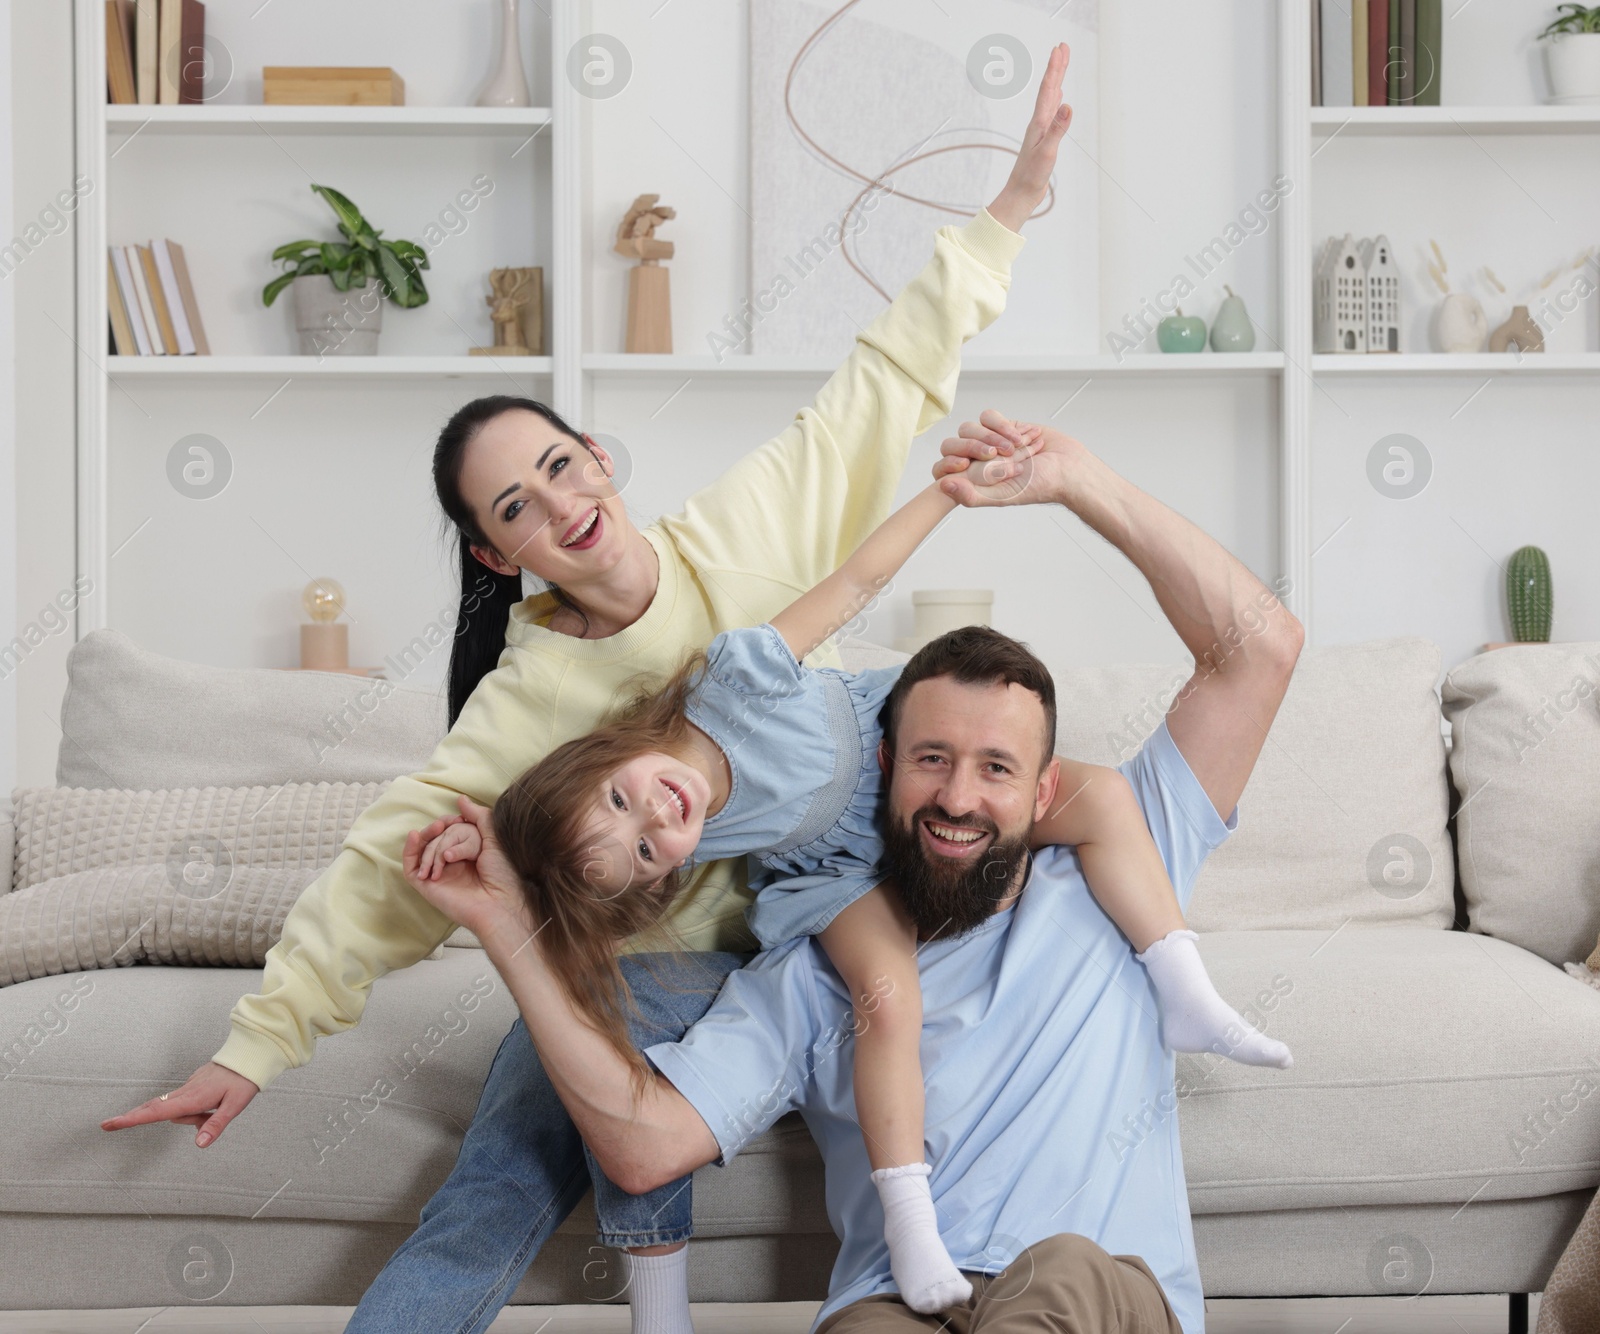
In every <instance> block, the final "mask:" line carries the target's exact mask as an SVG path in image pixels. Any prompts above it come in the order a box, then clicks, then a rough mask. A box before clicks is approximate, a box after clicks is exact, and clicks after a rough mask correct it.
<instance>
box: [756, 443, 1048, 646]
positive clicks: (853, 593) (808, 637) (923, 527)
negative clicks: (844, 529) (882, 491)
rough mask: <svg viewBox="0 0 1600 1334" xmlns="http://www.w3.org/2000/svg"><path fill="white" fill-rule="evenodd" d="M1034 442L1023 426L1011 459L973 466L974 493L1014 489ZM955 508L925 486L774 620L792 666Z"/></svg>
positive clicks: (855, 610) (935, 488)
mask: <svg viewBox="0 0 1600 1334" xmlns="http://www.w3.org/2000/svg"><path fill="white" fill-rule="evenodd" d="M1038 437H1039V429H1038V428H1037V427H1033V426H1025V427H1022V428H1020V431H1019V438H1020V439H1021V440H1022V442H1023V443H1022V444H1021V445H1020V446H1019V447H1018V448H1017V449H1016V451H1015V452H1014V453H1013V454H1011V455H1009V456H1007V457H1004V458H994V459H990V460H988V461H987V462H984V463H980V464H978V465H976V467H975V468H973V469H972V470H971V471H970V472H969V473H968V474H967V476H968V480H969V481H971V482H972V483H973V484H974V490H975V491H976V493H977V494H978V495H979V496H987V495H989V494H990V493H993V492H998V491H1004V490H1006V489H1007V487H1008V486H1014V485H1016V481H1015V478H1016V475H1017V474H1018V472H1019V470H1025V468H1026V463H1027V460H1028V459H1029V458H1031V457H1032V456H1033V452H1034V448H1035V445H1036V443H1037V441H1038ZM956 505H957V502H956V501H955V500H954V499H952V498H951V497H950V496H948V495H946V494H945V492H944V491H943V490H942V489H941V486H940V484H939V483H938V482H935V483H934V484H933V485H932V486H928V487H924V488H923V489H922V490H921V491H919V492H917V494H916V495H915V496H913V497H912V498H911V499H910V500H909V501H907V502H906V503H905V504H904V505H902V506H901V507H900V508H899V509H897V510H896V511H895V512H894V513H893V514H891V515H890V516H889V517H888V518H887V519H885V520H884V521H883V522H882V523H880V524H879V525H878V526H877V527H876V528H874V529H873V530H872V531H871V532H870V533H868V534H867V536H866V539H865V540H864V541H863V542H862V543H861V545H860V546H859V547H857V548H856V549H855V550H854V551H853V552H851V554H850V555H849V556H848V557H846V559H845V561H844V564H842V565H840V566H839V568H838V569H836V570H835V571H834V572H833V573H832V574H830V575H829V576H828V577H827V578H826V579H824V580H823V581H822V582H821V583H819V584H818V585H817V586H816V587H815V588H813V589H812V590H811V591H810V592H809V593H805V594H803V595H802V596H801V597H799V598H797V599H796V600H795V601H793V602H791V603H790V604H789V605H788V606H787V607H785V608H784V609H783V610H782V611H780V612H779V613H778V614H777V615H776V616H774V617H773V618H772V627H773V629H775V630H776V631H777V632H778V633H779V634H780V635H782V636H783V641H784V643H786V644H787V645H788V646H789V651H790V652H791V653H793V654H794V656H795V659H796V661H799V660H800V659H803V658H804V657H805V656H806V654H808V653H810V652H811V651H812V649H814V648H816V647H817V645H818V644H820V643H822V642H823V640H825V639H827V638H829V637H830V636H831V635H833V634H834V633H835V632H836V631H837V630H839V629H840V627H842V626H844V625H846V624H848V623H849V622H850V621H851V620H852V619H853V618H854V617H856V616H859V615H860V614H861V613H862V612H863V611H865V610H866V608H867V606H868V604H869V603H870V602H871V601H872V599H873V598H875V597H877V596H878V594H879V593H881V592H882V591H883V587H884V585H885V584H887V583H888V582H889V580H890V579H892V578H894V576H895V575H896V574H898V573H899V571H900V567H901V566H902V565H904V564H905V563H906V561H907V560H909V559H910V557H911V553H912V552H913V551H915V550H916V549H917V548H918V547H919V546H921V545H922V543H923V540H924V539H925V538H926V537H927V536H928V535H929V534H930V533H931V532H933V530H934V529H935V528H937V527H938V526H939V524H940V523H941V522H943V520H944V517H945V515H947V514H949V513H950V511H951V510H953V509H955V508H956Z"/></svg>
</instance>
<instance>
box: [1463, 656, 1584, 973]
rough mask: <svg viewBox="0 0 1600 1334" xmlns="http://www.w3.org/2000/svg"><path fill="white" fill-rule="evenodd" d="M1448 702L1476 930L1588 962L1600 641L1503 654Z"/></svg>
mask: <svg viewBox="0 0 1600 1334" xmlns="http://www.w3.org/2000/svg"><path fill="white" fill-rule="evenodd" d="M1443 695H1444V710H1445V714H1446V716H1447V717H1448V718H1449V719H1450V724H1451V729H1452V730H1451V736H1452V744H1451V750H1450V772H1451V776H1452V777H1453V778H1454V780H1455V787H1456V792H1457V795H1458V800H1459V802H1460V806H1459V808H1458V809H1457V811H1456V838H1457V840H1458V842H1459V845H1460V860H1461V893H1462V896H1463V897H1464V898H1465V899H1466V901H1467V914H1468V920H1469V921H1470V923H1471V926H1472V929H1473V930H1474V931H1482V932H1484V933H1485V934H1486V935H1491V936H1498V937H1499V938H1500V939H1501V940H1508V941H1510V942H1511V943H1512V944H1513V945H1521V946H1522V947H1523V949H1526V950H1531V951H1532V952H1533V953H1535V954H1537V955H1540V956H1541V957H1542V958H1544V959H1547V960H1549V962H1551V963H1553V964H1558V965H1559V964H1566V963H1570V962H1573V961H1576V960H1579V959H1582V958H1584V957H1585V956H1586V955H1588V954H1589V953H1590V952H1591V951H1592V950H1594V948H1595V940H1596V937H1597V936H1600V808H1597V806H1596V802H1595V794H1596V793H1600V643H1575V644H1517V645H1512V646H1509V647H1506V648H1498V649H1491V650H1489V651H1488V652H1486V653H1480V654H1478V655H1477V656H1476V657H1474V658H1468V659H1467V661H1466V662H1464V663H1462V664H1461V665H1460V666H1458V667H1455V668H1453V669H1452V670H1451V672H1450V674H1449V676H1447V677H1446V678H1445V681H1444V686H1443Z"/></svg>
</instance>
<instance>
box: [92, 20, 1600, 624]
mask: <svg viewBox="0 0 1600 1334" xmlns="http://www.w3.org/2000/svg"><path fill="white" fill-rule="evenodd" d="M75 2H76V5H77V31H78V33H79V34H80V38H79V45H78V53H77V59H78V69H77V74H78V83H79V104H78V112H79V114H78V130H77V157H78V164H79V170H80V171H82V172H86V173H87V174H89V175H90V176H91V178H92V179H93V180H95V181H96V182H102V181H111V182H113V184H114V182H115V175H114V171H113V165H114V163H115V161H116V159H117V157H118V155H119V154H121V153H122V152H124V151H125V150H127V149H128V148H129V147H130V146H131V145H138V144H140V142H141V141H145V144H146V148H145V150H142V151H148V141H151V140H154V139H161V140H170V142H171V143H173V144H174V145H181V144H183V143H185V142H186V137H196V138H201V139H204V138H210V139H215V138H216V137H218V136H223V137H226V136H234V137H235V138H237V139H238V141H239V143H240V144H241V146H243V145H246V144H251V143H255V144H259V143H260V142H262V141H263V139H264V140H266V141H270V142H271V143H272V144H274V145H276V146H277V147H278V148H280V149H282V150H283V152H284V153H285V154H288V155H290V156H292V154H293V151H294V150H293V146H294V144H296V143H303V142H304V141H305V139H306V138H307V137H314V136H342V135H356V136H362V137H364V138H371V139H374V140H377V141H382V140H384V139H388V140H392V141H394V142H396V143H401V144H413V143H414V144H422V143H425V142H427V141H436V140H438V139H440V138H446V139H449V138H452V137H454V138H457V139H459V140H461V141H462V142H463V143H464V144H465V143H469V142H474V141H478V140H484V139H488V140H492V141H494V143H495V144H497V145H498V146H499V147H500V148H501V149H503V150H506V151H508V152H512V153H516V152H520V151H521V150H522V149H523V148H525V147H526V146H527V145H529V144H539V145H540V151H548V153H549V155H550V157H549V163H550V165H549V190H548V197H546V198H542V199H540V200H538V201H537V202H536V205H535V207H536V208H537V209H538V210H539V211H540V216H541V221H542V222H543V223H544V224H545V225H547V226H548V236H549V251H548V253H549V260H548V264H547V267H546V293H547V314H548V325H547V339H548V344H547V345H548V348H549V355H548V356H543V357H529V358H506V359H494V358H487V357H469V356H460V355H416V356H401V355H382V356H377V357H330V358H326V359H322V360H318V359H316V358H307V357H296V356H272V355H266V356H263V355H233V354H230V353H229V350H228V348H227V347H226V346H225V345H224V346H220V347H219V346H218V343H217V340H216V339H213V347H214V349H215V350H216V351H217V352H218V355H216V356H213V357H209V358H196V357H188V358H181V359H180V358H168V357H149V358H133V357H114V356H106V355H103V353H102V351H101V350H102V349H104V348H105V346H106V333H105V330H106V324H107V315H106V291H105V253H106V252H105V247H106V244H107V242H108V240H111V239H121V238H111V237H108V235H107V213H108V208H109V207H110V200H109V198H108V196H109V195H110V193H111V191H109V190H97V191H96V192H94V193H93V194H92V195H91V196H89V197H88V198H86V199H85V200H84V203H83V205H82V206H81V208H80V209H79V214H78V228H79V251H78V293H79V296H78V327H77V330H76V339H77V342H78V346H79V348H80V351H81V353H82V355H81V357H80V360H79V390H78V436H77V448H78V459H77V463H78V505H79V515H78V519H79V522H78V559H79V568H80V571H81V572H82V573H86V574H88V575H90V576H91V577H92V578H93V579H94V581H95V584H96V587H98V588H100V589H102V590H106V595H105V596H101V597H99V598H96V599H89V600H86V601H85V602H84V603H83V604H82V605H81V606H80V609H79V624H78V634H79V635H80V636H81V635H83V634H84V633H86V632H87V631H89V630H91V629H94V628H98V627H99V626H102V625H105V624H107V623H108V617H109V609H110V607H111V605H112V604H113V603H114V602H115V600H116V590H115V586H114V583H113V581H112V580H111V578H110V577H109V576H110V573H111V571H110V550H109V548H110V547H111V545H112V542H113V540H114V539H113V538H112V536H111V535H110V534H108V532H107V504H108V491H109V488H110V485H111V481H110V476H111V468H110V462H111V458H112V451H113V450H114V449H115V448H116V441H115V440H113V439H112V438H111V432H110V430H109V416H110V414H109V412H108V403H109V401H110V399H111V397H112V395H113V394H114V393H116V392H117V391H118V390H119V389H120V390H123V391H126V390H128V389H129V388H132V387H136V386H140V385H170V384H174V383H177V382H180V381H181V382H184V383H186V384H188V383H192V384H193V385H194V386H195V387H196V389H197V390H199V389H201V388H202V387H206V386H213V385H216V386H222V385H226V384H228V383H230V382H237V381H258V382H261V383H262V385H265V384H268V383H272V382H288V381H291V380H304V381H306V382H308V383H313V384H322V383H333V382H349V383H351V384H352V385H357V384H360V385H365V384H367V383H369V382H371V383H372V384H373V385H374V388H373V392H379V391H380V389H379V386H380V385H381V387H382V390H384V391H387V389H388V387H389V386H391V385H394V384H404V383H411V382H419V383H420V382H426V381H428V380H445V379H454V378H459V379H464V380H472V381H478V382H482V383H483V384H484V385H485V386H488V385H491V384H493V383H495V382H500V383H502V384H506V385H516V386H518V388H517V389H516V390H515V392H523V393H530V394H533V395H534V396H535V397H542V398H544V399H545V400H546V401H548V402H550V403H551V405H552V406H553V407H555V408H556V410H557V411H558V412H561V413H563V414H564V415H567V416H568V417H569V418H571V419H573V420H576V421H579V422H585V423H587V422H588V420H589V417H588V412H589V409H590V406H591V404H592V403H593V401H594V391H595V390H596V388H597V387H604V388H605V389H606V390H607V391H608V392H610V391H612V390H615V389H617V388H619V387H624V388H625V387H626V386H627V385H628V384H630V383H633V382H638V383H641V384H644V383H654V384H656V385H657V386H658V387H660V388H663V389H666V388H670V387H671V386H674V385H676V386H682V385H683V384H685V383H687V382H690V381H692V382H694V383H695V384H696V385H697V386H714V385H759V384H761V383H764V382H767V381H789V382H803V381H820V380H822V379H823V378H825V377H826V376H827V375H828V374H829V373H830V372H831V371H832V370H833V369H834V365H835V362H834V361H833V360H832V359H822V358H813V357H778V356H758V355H729V356H727V357H725V358H723V359H721V360H720V361H719V360H717V359H715V358H714V357H712V356H711V355H701V354H694V353H681V354H676V355H670V356H628V355H624V354H620V353H611V352H597V351H585V349H586V348H588V347H592V346H594V345H595V343H596V342H597V341H599V342H600V343H601V344H602V345H603V343H604V342H605V341H606V339H609V338H610V337H612V334H611V333H610V332H608V333H607V334H606V336H605V338H603V339H599V340H597V339H596V338H595V337H593V336H592V335H591V334H590V332H589V330H588V324H589V322H590V319H591V312H590V311H589V308H588V298H587V292H588V290H589V287H590V285H591V281H592V275H588V274H586V273H585V272H584V268H583V266H584V263H585V262H586V261H585V254H586V248H585V237H584V235H583V229H584V227H585V226H588V227H589V228H590V230H591V232H596V233H597V229H596V228H595V226H594V223H593V222H592V221H591V222H589V223H585V221H584V219H585V217H586V216H587V214H586V211H585V205H586V199H587V195H586V191H587V190H588V188H589V187H588V184H587V180H586V175H585V171H586V160H585V155H586V154H593V153H596V152H598V151H600V150H599V147H598V146H597V145H596V144H595V143H593V142H592V139H593V136H592V134H591V126H590V121H591V120H592V117H593V106H592V105H591V104H588V103H586V100H585V99H584V98H582V97H581V96H580V95H579V93H578V92H577V90H576V89H575V88H574V87H573V85H572V84H571V82H570V81H569V79H568V78H567V75H566V68H565V66H566V56H567V53H568V52H569V51H570V50H571V49H572V47H573V45H574V43H575V42H576V41H577V39H578V36H579V33H580V32H582V31H585V30H586V29H585V28H584V27H583V26H582V25H583V24H584V23H586V22H587V21H588V19H587V11H586V9H584V7H583V6H582V5H581V4H580V0H550V3H549V4H548V40H543V41H541V42H540V43H539V44H538V46H537V48H536V49H537V50H538V54H539V59H540V60H541V62H544V63H545V66H546V68H545V70H544V74H545V76H546V79H547V83H548V89H549V97H548V101H549V105H548V106H542V107H532V108H525V109H514V110H499V109H484V108H478V107H467V106H406V107H374V108H337V107H276V106H274V107H268V106H262V105H249V104H241V103H237V102H234V103H228V104H223V103H207V104H204V105H201V106H194V107H188V106H185V107H161V106H157V107H145V106H108V105H107V104H106V103H105V98H104V88H105V74H104V50H103V42H104V35H103V34H104V19H103V12H102V6H101V0H75ZM1308 11H1309V6H1307V5H1306V4H1304V3H1292V4H1286V5H1283V6H1279V7H1276V9H1275V12H1276V15H1277V22H1278V30H1277V57H1278V64H1279V68H1278V71H1277V83H1278V98H1279V102H1278V108H1277V109H1278V125H1277V145H1278V163H1277V167H1278V170H1279V171H1280V172H1281V173H1282V174H1283V175H1284V176H1286V177H1288V178H1289V180H1290V181H1292V182H1293V183H1294V187H1295V188H1294V189H1293V190H1292V191H1290V192H1289V193H1287V194H1285V195H1284V196H1283V198H1282V201H1281V204H1280V206H1279V208H1278V213H1277V218H1276V222H1275V230H1276V239H1275V243H1276V245H1277V247H1278V254H1277V263H1278V266H1279V284H1278V285H1279V299H1280V302H1281V308H1280V311H1279V312H1278V316H1279V318H1278V321H1277V325H1278V328H1279V329H1281V330H1282V345H1281V346H1270V345H1269V346H1267V347H1265V348H1263V349H1262V350H1260V351H1256V352H1253V353H1250V354H1245V355H1218V354H1213V353H1209V352H1204V353H1199V354H1192V355H1187V356H1180V355H1172V356H1163V355H1160V354H1153V353H1145V354H1138V355H1129V356H1125V357H1122V358H1120V359H1119V358H1117V357H1114V356H1110V355H1104V354H1084V355H1028V354H1017V355H996V354H992V353H983V352H977V351H975V352H973V353H972V354H971V355H969V356H968V357H967V359H966V361H965V363H964V368H963V377H964V378H976V379H979V380H980V381H990V380H993V381H995V382H997V383H1005V384H1014V383H1016V382H1017V381H1019V380H1020V381H1028V382H1035V383H1043V382H1053V381H1055V380H1059V381H1060V382H1061V384H1062V385H1063V386H1064V387H1066V388H1067V389H1068V390H1069V391H1070V390H1071V389H1072V388H1075V387H1076V385H1077V383H1078V382H1081V381H1083V380H1086V379H1095V378H1100V377H1104V378H1106V379H1108V380H1115V381H1132V380H1137V381H1140V382H1141V383H1147V384H1149V385H1150V387H1151V392H1153V393H1158V394H1172V393H1185V392H1189V391H1190V390H1192V389H1193V387H1194V386H1195V384H1196V381H1197V380H1205V379H1215V378H1222V379H1226V380H1227V381H1229V382H1232V383H1238V384H1245V385H1249V384H1252V383H1254V382H1261V383H1262V384H1263V385H1264V386H1265V388H1264V392H1269V393H1270V392H1273V391H1275V392H1276V395H1277V413H1278V425H1279V435H1278V446H1279V469H1278V476H1279V491H1278V497H1277V503H1278V514H1277V516H1276V518H1277V532H1278V543H1279V549H1278V558H1279V559H1278V565H1279V573H1280V574H1282V575H1283V576H1286V577H1287V580H1288V583H1287V590H1288V591H1287V593H1286V595H1285V600H1286V601H1287V602H1288V603H1289V605H1290V606H1291V607H1292V609H1293V610H1294V611H1295V612H1296V614H1297V615H1299V616H1300V617H1301V619H1302V620H1303V621H1304V622H1305V624H1306V625H1307V628H1308V631H1309V632H1310V637H1311V641H1312V642H1316V639H1317V633H1316V620H1315V609H1314V601H1315V587H1314V581H1313V578H1312V557H1313V554H1314V549H1315V544H1316V542H1317V540H1318V535H1316V534H1314V533H1313V532H1312V530H1311V513H1312V508H1311V500H1312V421H1313V408H1314V404H1315V403H1316V401H1317V386H1316V380H1317V379H1318V377H1326V378H1327V379H1328V380H1329V381H1330V382H1331V381H1335V380H1337V381H1338V382H1340V383H1341V384H1348V385H1353V384H1354V383H1355V382H1356V381H1364V380H1378V379H1381V380H1386V381H1391V382H1398V381H1399V380H1405V379H1408V378H1413V377H1414V378H1417V379H1418V380H1419V382H1421V381H1426V380H1429V379H1432V378H1435V377H1500V376H1504V377H1508V378H1510V379H1513V380H1521V379H1525V378H1527V377H1530V376H1533V377H1559V378H1560V379H1563V380H1567V381H1571V380H1578V381H1582V380H1584V379H1585V377H1594V376H1596V375H1600V353H1597V352H1584V353H1580V354H1543V355H1534V356H1528V357H1516V356H1505V357H1496V356H1490V355H1475V356H1435V355H1429V354H1427V353H1423V352H1407V353H1404V354H1400V355H1376V354H1374V355H1362V356H1340V355H1313V353H1312V319H1311V300H1312V266H1313V261H1314V250H1315V246H1316V244H1317V243H1318V242H1319V241H1320V240H1321V238H1320V237H1316V236H1313V235H1312V232H1311V216H1312V203H1313V198H1314V191H1315V185H1316V180H1317V173H1318V170H1319V168H1320V167H1321V166H1324V165H1325V164H1326V163H1328V162H1329V161H1330V159H1329V158H1322V159H1321V160H1320V162H1319V161H1317V160H1316V159H1317V158H1318V155H1319V154H1320V153H1322V151H1323V150H1324V149H1326V148H1328V147H1329V145H1330V144H1331V143H1333V142H1334V141H1336V140H1352V139H1357V138H1361V139H1370V140H1380V139H1387V140H1392V141H1395V147H1397V148H1400V149H1402V150H1404V143H1405V142H1406V141H1412V140H1415V141H1424V142H1425V141H1427V140H1428V139H1430V138H1431V137H1436V136H1462V135H1466V136H1471V137H1472V138H1474V139H1477V138H1479V137H1483V136H1494V137H1497V138H1500V139H1504V138H1505V137H1506V136H1517V135H1540V136H1545V135H1593V134H1594V133H1595V132H1596V131H1600V108H1590V107H1546V106H1506V107H1481V106H1471V107H1463V106H1445V107H1417V108H1386V107H1373V108H1336V107H1312V106H1311V105H1310V71H1309V59H1308V55H1309V51H1310V44H1311V34H1310V24H1309V12H1308ZM1374 147H1375V148H1376V147H1378V146H1377V145H1375V146H1374ZM174 151H176V149H174ZM1418 151H1426V150H1425V149H1423V148H1421V147H1419V150H1418ZM524 160H526V159H524ZM680 165H681V164H680ZM213 188H215V189H218V190H223V189H226V184H225V183H220V184H217V185H214V186H213ZM607 207H609V201H608V203H607ZM587 242H588V246H589V247H591V248H592V250H591V251H590V252H589V253H591V254H592V258H593V260H594V261H596V262H597V261H598V260H599V259H600V256H601V252H602V251H604V250H605V249H606V241H605V238H602V237H601V236H599V235H598V234H593V235H590V236H589V237H588V238H587ZM502 262H503V261H502ZM430 286H431V285H430ZM214 296H215V294H214V293H210V292H205V291H202V292H201V293H200V297H201V301H202V306H203V307H204V305H205V304H206V303H207V301H208V300H210V299H213V297H214ZM1268 323H1269V321H1268V320H1266V319H1263V320H1262V321H1261V325H1262V326H1266V325H1267V324H1268ZM385 337H388V335H387V334H385ZM1266 341H1267V342H1268V343H1269V344H1270V343H1271V339H1270V338H1268V339H1267V340H1266ZM462 342H463V343H464V342H465V339H463V340H462ZM1186 387H1187V388H1186ZM485 391H486V392H487V389H486V390H485ZM1361 392H1366V391H1364V390H1363V391H1361ZM119 536H120V534H119ZM1323 536H1325V535H1323Z"/></svg>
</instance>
